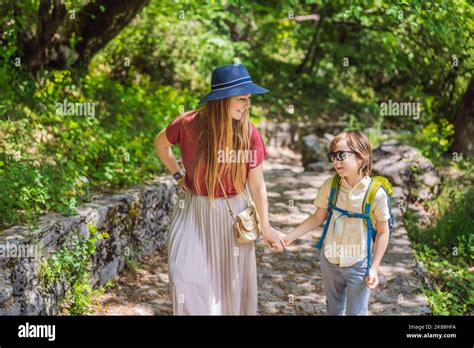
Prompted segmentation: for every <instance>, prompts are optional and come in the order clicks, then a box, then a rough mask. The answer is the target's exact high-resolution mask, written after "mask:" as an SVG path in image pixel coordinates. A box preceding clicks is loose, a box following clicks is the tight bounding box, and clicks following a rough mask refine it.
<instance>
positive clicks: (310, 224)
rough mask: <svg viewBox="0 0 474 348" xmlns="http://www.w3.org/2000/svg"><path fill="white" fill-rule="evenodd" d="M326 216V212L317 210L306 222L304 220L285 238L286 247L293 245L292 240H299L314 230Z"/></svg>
mask: <svg viewBox="0 0 474 348" xmlns="http://www.w3.org/2000/svg"><path fill="white" fill-rule="evenodd" d="M327 215H328V210H327V209H325V208H319V207H318V208H317V209H316V211H315V212H314V213H313V214H312V215H311V216H310V217H309V218H307V219H306V220H304V221H303V222H302V223H301V224H300V225H298V226H297V227H295V228H294V229H293V231H291V232H290V233H289V234H288V235H287V236H286V243H285V244H286V245H290V244H291V243H293V241H294V240H296V239H298V238H300V237H301V236H303V235H305V234H306V233H308V232H309V231H312V230H314V229H316V228H317V227H318V226H319V225H321V224H322V223H323V221H324V220H325V219H326V216H327Z"/></svg>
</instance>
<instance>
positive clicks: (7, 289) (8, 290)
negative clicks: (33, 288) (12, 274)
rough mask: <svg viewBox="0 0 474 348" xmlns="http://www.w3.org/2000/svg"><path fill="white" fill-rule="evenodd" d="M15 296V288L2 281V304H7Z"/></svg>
mask: <svg viewBox="0 0 474 348" xmlns="http://www.w3.org/2000/svg"><path fill="white" fill-rule="evenodd" d="M12 295H13V288H12V287H11V286H10V285H8V284H7V283H6V282H4V281H0V304H2V303H4V302H6V301H7V300H8V299H10V297H11V296H12Z"/></svg>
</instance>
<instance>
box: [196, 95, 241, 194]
mask: <svg viewBox="0 0 474 348" xmlns="http://www.w3.org/2000/svg"><path fill="white" fill-rule="evenodd" d="M229 101H230V98H224V99H218V100H211V101H209V102H207V104H206V105H205V106H204V107H203V108H202V109H200V110H199V112H198V114H197V115H196V118H195V119H194V120H195V121H196V126H197V130H198V131H197V134H198V142H197V152H196V154H197V158H196V161H197V162H196V163H197V165H195V170H194V180H193V181H194V183H195V187H196V190H197V193H198V194H202V192H203V190H202V187H201V182H200V179H199V173H200V172H201V170H202V169H201V168H202V166H204V168H205V179H204V182H205V185H206V189H207V194H208V197H209V198H210V199H214V198H215V188H216V186H218V185H219V183H218V181H217V177H218V175H219V176H220V178H221V181H222V183H224V182H226V179H228V178H229V177H230V180H231V182H232V184H233V186H234V188H235V190H236V191H237V192H238V193H242V192H244V187H245V180H246V177H247V163H245V161H241V163H239V162H238V161H237V163H227V162H226V161H223V162H224V163H219V158H222V156H219V150H221V151H226V149H228V150H237V151H238V150H247V151H248V150H249V149H250V138H249V131H250V130H249V127H250V120H249V113H248V110H246V111H245V113H244V114H243V115H242V118H241V119H240V120H234V119H233V118H232V117H231V115H230V114H229ZM236 153H240V152H236ZM244 153H245V152H244Z"/></svg>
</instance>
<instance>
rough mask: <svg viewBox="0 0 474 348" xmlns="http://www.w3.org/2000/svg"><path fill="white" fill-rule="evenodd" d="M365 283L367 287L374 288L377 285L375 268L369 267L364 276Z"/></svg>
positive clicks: (377, 277)
mask: <svg viewBox="0 0 474 348" xmlns="http://www.w3.org/2000/svg"><path fill="white" fill-rule="evenodd" d="M365 284H366V285H367V287H368V288H369V289H375V288H376V287H377V285H379V276H378V274H377V268H372V267H371V268H370V269H369V274H368V275H367V277H366V278H365Z"/></svg>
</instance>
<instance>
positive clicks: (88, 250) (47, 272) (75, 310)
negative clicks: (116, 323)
mask: <svg viewBox="0 0 474 348" xmlns="http://www.w3.org/2000/svg"><path fill="white" fill-rule="evenodd" d="M88 228H89V238H85V237H84V236H81V235H79V234H72V235H71V236H69V240H68V241H67V245H66V246H64V247H63V248H61V249H59V250H58V251H56V252H55V253H54V254H52V255H51V257H50V258H49V259H48V260H47V261H45V262H43V263H42V264H41V268H40V272H39V278H40V281H41V283H42V286H43V287H45V288H47V287H48V286H52V285H54V284H55V283H56V282H59V281H61V282H63V283H65V284H66V295H65V299H64V304H63V305H64V306H65V308H66V309H67V313H68V314H71V315H82V314H89V313H91V312H92V305H93V298H94V296H95V295H97V294H98V293H100V289H99V290H94V289H93V288H92V285H91V280H90V261H91V258H92V256H93V255H94V253H95V250H96V242H97V240H99V239H103V238H108V234H107V233H105V232H100V233H98V232H97V229H96V228H95V227H94V226H93V225H90V224H89V225H88Z"/></svg>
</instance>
